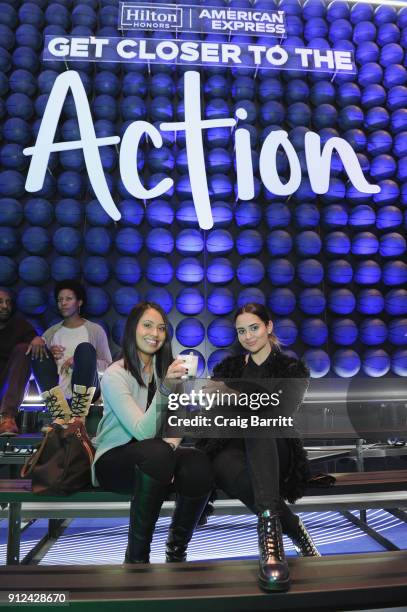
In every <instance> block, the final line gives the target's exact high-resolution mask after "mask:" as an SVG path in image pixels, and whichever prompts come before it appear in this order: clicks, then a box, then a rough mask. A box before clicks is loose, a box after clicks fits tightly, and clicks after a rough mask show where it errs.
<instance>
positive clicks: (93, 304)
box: [86, 287, 110, 317]
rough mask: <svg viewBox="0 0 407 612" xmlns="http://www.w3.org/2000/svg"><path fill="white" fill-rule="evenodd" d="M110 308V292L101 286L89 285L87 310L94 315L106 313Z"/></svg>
mask: <svg viewBox="0 0 407 612" xmlns="http://www.w3.org/2000/svg"><path fill="white" fill-rule="evenodd" d="M109 308H110V297H109V294H108V293H107V292H106V291H105V290H104V289H101V288H100V287H88V288H87V290H86V312H87V313H88V314H89V315H92V316H93V317H100V316H102V315H104V314H105V313H106V312H107V311H108V310H109Z"/></svg>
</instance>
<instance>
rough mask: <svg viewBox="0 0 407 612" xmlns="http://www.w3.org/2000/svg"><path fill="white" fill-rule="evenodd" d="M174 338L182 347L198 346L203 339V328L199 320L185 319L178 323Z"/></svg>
mask: <svg viewBox="0 0 407 612" xmlns="http://www.w3.org/2000/svg"><path fill="white" fill-rule="evenodd" d="M175 336H176V338H177V340H178V342H179V343H180V344H182V345H183V346H187V347H188V348H189V347H194V346H198V345H199V344H201V342H202V341H203V340H204V338H205V328H204V326H203V325H202V323H201V321H199V319H195V318H194V317H187V318H185V319H182V320H181V321H180V322H179V323H178V325H177V327H176V328H175Z"/></svg>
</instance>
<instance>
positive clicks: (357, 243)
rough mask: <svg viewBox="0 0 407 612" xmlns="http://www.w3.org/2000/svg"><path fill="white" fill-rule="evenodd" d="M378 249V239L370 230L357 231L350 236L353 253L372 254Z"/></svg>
mask: <svg viewBox="0 0 407 612" xmlns="http://www.w3.org/2000/svg"><path fill="white" fill-rule="evenodd" d="M378 250H379V241H378V239H377V237H376V236H375V235H374V234H372V233H371V232H359V233H358V234H355V235H354V236H353V238H352V253H353V254H354V255H374V254H375V253H377V251H378Z"/></svg>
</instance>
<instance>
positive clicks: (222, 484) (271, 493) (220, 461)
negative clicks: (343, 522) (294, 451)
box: [212, 438, 298, 533]
mask: <svg viewBox="0 0 407 612" xmlns="http://www.w3.org/2000/svg"><path fill="white" fill-rule="evenodd" d="M212 467H213V471H214V476H215V483H216V486H217V487H219V488H220V489H223V491H225V493H227V494H228V495H230V497H234V498H237V499H240V500H241V501H242V502H243V503H244V504H245V505H246V506H247V507H248V508H249V509H250V510H251V511H252V512H254V513H255V514H257V513H259V512H262V511H263V510H272V511H273V512H278V513H279V514H280V518H281V523H282V527H283V531H284V532H285V533H289V532H290V531H293V530H295V528H296V527H297V525H298V518H297V516H296V515H295V514H294V513H293V512H291V510H290V509H289V508H288V506H287V505H286V504H285V502H284V501H283V500H282V499H281V497H280V491H279V489H280V487H279V483H280V478H284V477H285V476H286V475H287V473H288V470H289V468H290V448H289V445H288V441H287V440H286V439H284V438H246V439H244V440H242V439H239V440H230V442H229V443H228V445H227V446H226V447H225V448H224V449H223V450H221V451H220V452H219V453H218V454H217V455H216V457H215V458H214V460H213V463H212Z"/></svg>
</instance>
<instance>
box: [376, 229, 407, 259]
mask: <svg viewBox="0 0 407 612" xmlns="http://www.w3.org/2000/svg"><path fill="white" fill-rule="evenodd" d="M405 252H406V240H405V238H404V236H402V235H401V234H398V233H396V232H391V233H389V234H384V235H383V236H381V238H380V248H379V253H380V255H381V256H382V257H397V256H400V255H403V254H404V253H405Z"/></svg>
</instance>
